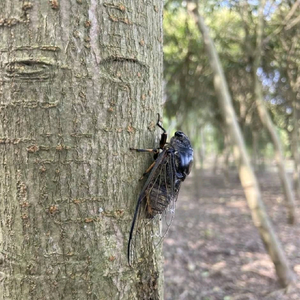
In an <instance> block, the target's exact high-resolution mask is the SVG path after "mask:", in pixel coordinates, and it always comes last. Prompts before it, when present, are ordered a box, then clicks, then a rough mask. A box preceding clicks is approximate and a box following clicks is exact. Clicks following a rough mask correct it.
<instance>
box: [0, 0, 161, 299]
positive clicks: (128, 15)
mask: <svg viewBox="0 0 300 300" xmlns="http://www.w3.org/2000/svg"><path fill="white" fill-rule="evenodd" d="M116 3H117V4H116ZM120 3H122V4H120ZM162 6H163V3H162V1H160V0H154V1H146V0H143V1H141V0H124V1H122V2H116V1H111V0H108V1H104V0H99V1H96V0H90V1H87V0H65V1H59V0H50V1H32V2H30V1H27V2H26V1H19V0H2V1H0V12H1V13H0V36H1V40H0V162H1V168H0V197H1V202H0V266H1V268H0V299H1V300H4V299H5V300H14V299H64V300H68V299H122V300H123V299H130V300H131V299H162V290H161V267H160V264H159V263H158V262H159V261H160V253H159V250H158V249H152V253H150V255H149V259H148V260H145V261H144V262H143V264H140V265H139V266H138V267H137V268H136V269H133V268H130V267H129V266H128V265H127V258H126V247H127V239H128V234H129V229H130V224H131V219H132V216H133V211H134V206H135V203H136V199H137V196H138V192H139V189H140V188H141V186H140V183H139V182H138V178H139V177H140V175H141V174H142V173H143V172H144V171H145V168H146V167H147V166H148V164H149V160H151V159H150V157H149V156H147V155H146V156H138V155H136V154H133V153H130V151H129V147H130V146H133V147H134V146H139V147H149V146H150V147H152V146H153V145H154V143H155V135H157V134H158V131H157V132H156V131H155V121H156V118H157V115H156V113H157V112H158V110H160V109H159V104H160V99H161V98H162V89H161V85H162V38H163V37H162V9H163V7H162ZM149 236H150V233H149ZM149 240H150V239H149ZM147 243H148V240H145V244H147ZM149 248H151V244H150V245H149ZM152 248H153V247H152Z"/></svg>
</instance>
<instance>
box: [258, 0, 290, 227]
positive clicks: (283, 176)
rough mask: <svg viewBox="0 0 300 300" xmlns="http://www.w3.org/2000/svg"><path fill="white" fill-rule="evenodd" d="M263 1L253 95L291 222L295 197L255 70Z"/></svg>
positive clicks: (259, 63) (261, 11)
mask: <svg viewBox="0 0 300 300" xmlns="http://www.w3.org/2000/svg"><path fill="white" fill-rule="evenodd" d="M264 3H265V1H262V2H261V4H260V8H259V22H258V26H257V42H256V51H255V56H254V62H253V79H254V95H255V101H256V106H257V110H258V114H259V117H260V120H261V122H262V124H263V126H264V127H265V128H266V129H267V130H268V132H269V134H270V136H271V139H272V142H273V145H274V150H275V161H276V164H277V168H278V173H279V178H280V181H281V185H282V187H283V191H284V195H285V199H286V206H287V210H288V211H287V213H288V222H289V223H290V224H293V223H295V222H296V215H295V212H296V207H295V198H294V193H293V190H292V186H291V183H290V181H289V179H288V176H287V173H286V170H285V160H284V154H283V149H282V145H281V141H280V139H279V136H278V134H277V132H276V129H275V126H274V124H273V122H272V119H271V117H270V115H269V112H268V110H267V109H266V107H265V104H264V98H263V92H262V85H261V82H260V80H259V78H258V75H257V70H258V68H259V67H260V65H261V55H262V37H263V26H264V16H263V9H264Z"/></svg>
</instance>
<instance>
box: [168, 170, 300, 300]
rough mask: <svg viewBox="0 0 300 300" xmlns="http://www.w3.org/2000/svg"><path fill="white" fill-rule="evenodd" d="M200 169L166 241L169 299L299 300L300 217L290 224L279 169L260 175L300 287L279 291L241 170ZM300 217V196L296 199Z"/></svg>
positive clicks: (182, 195) (184, 188) (187, 187)
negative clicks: (230, 172)
mask: <svg viewBox="0 0 300 300" xmlns="http://www.w3.org/2000/svg"><path fill="white" fill-rule="evenodd" d="M223 177H224V176H222V175H212V174H211V171H204V172H203V173H202V174H200V173H197V174H196V175H195V173H194V175H193V176H192V177H190V178H188V179H187V181H186V182H184V184H183V186H182V190H181V192H180V195H179V199H178V202H177V209H176V216H175V219H174V221H173V224H172V226H171V228H170V230H169V233H168V235H167V237H166V238H165V241H164V255H165V300H177V299H178V300H183V299H185V300H187V299H188V300H190V299H191V300H197V299H201V300H219V299H220V300H250V299H251V300H252V299H257V300H260V299H280V300H281V299H282V300H291V299H299V300H300V220H299V221H298V224H297V225H296V226H289V225H287V223H286V214H285V207H284V203H283V196H282V192H281V189H280V187H279V179H278V176H277V174H276V173H264V174H260V175H259V182H260V184H261V189H262V192H263V199H264V201H265V203H266V205H267V208H268V212H269V214H270V216H271V218H272V221H273V224H274V226H275V229H276V232H277V233H278V235H279V237H280V240H281V241H282V243H283V245H284V249H285V252H286V254H287V256H288V259H289V261H290V263H291V266H292V267H293V269H294V271H295V273H296V274H297V281H298V283H297V287H296V288H293V289H292V290H291V291H290V292H289V293H288V294H287V295H286V294H284V291H282V290H280V289H281V287H280V285H279V284H278V283H277V278H276V273H275V270H274V267H273V264H272V262H271V261H270V259H269V257H268V255H267V254H266V252H265V250H264V247H263V244H262V242H261V240H260V238H259V235H258V233H257V231H256V229H255V227H254V226H253V224H252V220H251V216H250V211H249V209H248V207H247V204H246V200H245V197H244V193H243V190H242V188H241V186H240V183H239V180H238V177H237V175H231V176H230V183H229V184H225V182H224V180H223ZM297 207H298V216H299V218H300V209H299V208H300V200H299V199H298V200H297Z"/></svg>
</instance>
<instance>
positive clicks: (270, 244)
mask: <svg viewBox="0 0 300 300" xmlns="http://www.w3.org/2000/svg"><path fill="white" fill-rule="evenodd" d="M189 11H190V12H191V13H192V14H193V17H194V18H195V22H196V24H197V26H198V28H199V31H201V33H202V36H203V41H204V45H205V49H206V52H207V55H208V58H209V61H210V65H211V68H212V71H213V74H214V75H213V76H214V86H215V90H216V94H217V97H218V100H219V105H220V108H221V111H222V114H223V118H224V120H225V123H226V126H227V129H228V133H229V136H230V139H231V142H232V145H233V148H234V156H235V160H236V163H237V166H238V170H239V176H240V180H241V183H242V186H243V188H244V191H245V195H246V199H247V202H248V206H249V208H250V210H251V214H252V219H253V222H254V225H255V226H256V227H257V229H258V231H259V233H260V236H261V238H262V241H263V243H264V245H265V248H266V250H267V252H268V253H269V255H270V258H271V259H272V261H273V263H274V265H275V269H276V272H277V275H278V278H279V280H280V282H281V284H282V285H284V286H287V285H289V284H291V283H293V282H294V274H293V272H292V271H291V269H290V266H289V264H288V261H287V259H286V256H285V254H284V251H283V249H282V246H281V244H280V242H279V240H278V238H277V236H276V234H275V231H274V229H273V227H272V224H271V222H270V219H269V217H268V215H267V213H266V210H265V207H264V204H263V202H262V198H261V192H260V188H259V185H258V182H257V179H256V176H255V174H254V171H253V169H252V166H251V163H250V159H249V157H248V154H247V151H246V147H245V142H244V139H243V136H242V133H241V129H240V127H239V125H238V122H237V117H236V114H235V111H234V108H233V105H232V100H231V96H230V94H229V89H228V86H227V82H226V79H225V76H224V72H223V69H222V65H221V62H220V60H219V56H218V54H217V51H216V49H215V46H214V43H213V41H212V39H211V38H210V35H209V31H208V28H207V27H206V25H205V23H204V20H203V18H202V17H201V16H200V15H199V12H198V9H197V8H196V7H195V6H194V5H192V4H191V5H190V6H189Z"/></svg>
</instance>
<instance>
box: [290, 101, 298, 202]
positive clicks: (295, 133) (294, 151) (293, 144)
mask: <svg viewBox="0 0 300 300" xmlns="http://www.w3.org/2000/svg"><path fill="white" fill-rule="evenodd" d="M298 106H299V103H297V100H294V101H293V116H292V118H293V127H294V128H293V131H292V134H291V135H292V137H291V149H292V155H293V159H294V174H293V179H294V191H295V192H296V194H297V196H298V199H300V177H299V176H300V157H299V149H298V148H299V134H298V130H299V128H298V120H299V118H298V112H299V108H298Z"/></svg>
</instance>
